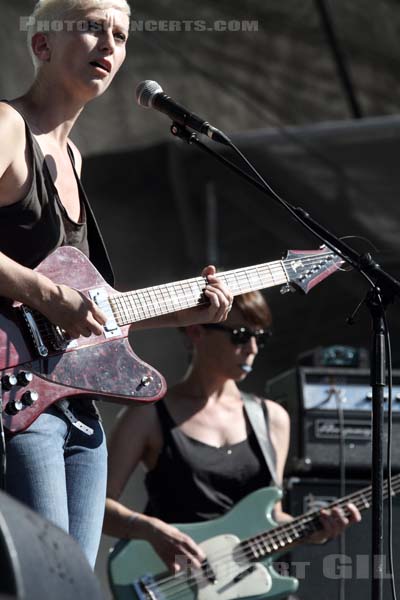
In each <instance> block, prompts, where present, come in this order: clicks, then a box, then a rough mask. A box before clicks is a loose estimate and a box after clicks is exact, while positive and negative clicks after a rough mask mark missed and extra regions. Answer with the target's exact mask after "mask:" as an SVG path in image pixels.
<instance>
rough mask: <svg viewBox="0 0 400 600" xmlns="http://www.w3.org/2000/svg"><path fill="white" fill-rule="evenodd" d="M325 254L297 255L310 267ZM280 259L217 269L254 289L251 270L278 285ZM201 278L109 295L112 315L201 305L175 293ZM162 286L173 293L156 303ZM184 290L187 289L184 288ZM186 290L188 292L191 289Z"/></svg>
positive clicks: (121, 316)
mask: <svg viewBox="0 0 400 600" xmlns="http://www.w3.org/2000/svg"><path fill="white" fill-rule="evenodd" d="M326 256H329V257H332V256H334V255H333V254H332V253H324V254H319V255H317V256H315V257H314V256H309V257H308V258H303V259H301V261H302V263H304V264H305V265H306V266H308V267H311V266H313V265H316V264H318V263H320V262H321V258H324V257H326ZM286 260H288V259H286ZM291 260H292V261H293V260H295V259H291ZM299 260H300V259H299ZM282 263H285V260H283V261H275V262H273V263H264V264H261V265H255V266H254V267H248V268H247V269H245V270H243V269H236V270H234V271H227V272H224V273H220V275H221V276H223V277H225V278H226V279H228V278H230V279H232V278H235V280H236V281H235V282H236V284H237V285H238V286H243V283H245V284H248V285H250V286H251V287H250V290H249V291H251V290H252V289H254V285H255V284H256V282H255V281H254V274H255V275H256V277H257V278H258V280H259V282H260V283H261V285H265V281H262V277H264V278H265V275H267V277H268V278H269V279H270V283H272V285H280V284H283V283H285V282H287V277H286V273H285V270H284V269H283V267H282ZM270 265H274V266H273V268H271V266H270ZM332 266H335V263H332ZM249 271H250V277H253V281H251V280H250V277H249V275H248V272H249ZM235 273H236V274H238V275H239V277H237V275H235ZM260 273H261V274H260ZM277 273H280V274H281V277H284V280H283V281H278V282H274V276H275V277H276V274H277ZM203 281H204V280H202V279H201V278H200V277H199V278H193V279H188V280H184V281H181V282H175V283H171V284H166V285H164V286H155V287H150V288H143V289H142V290H134V291H131V292H125V293H120V294H114V295H110V296H109V300H110V301H111V302H113V303H116V305H115V307H113V309H112V312H113V315H114V318H115V319H119V320H121V321H122V322H121V323H120V325H121V326H123V325H124V324H125V321H126V320H127V319H128V321H127V322H126V324H128V323H131V322H132V316H133V317H134V318H135V319H136V317H137V316H139V319H138V320H140V319H141V318H149V317H154V316H157V315H159V314H160V311H164V310H165V311H166V312H171V308H172V309H173V310H180V309H182V310H183V309H185V308H190V307H194V306H201V305H205V304H207V302H198V304H196V305H193V304H192V301H191V299H190V300H189V299H188V298H187V294H186V293H185V290H183V295H182V294H179V293H176V287H178V286H180V287H181V288H182V286H186V288H189V287H190V284H192V285H193V284H196V283H197V284H198V285H200V282H203ZM228 285H230V286H232V287H233V286H234V283H232V282H228ZM171 288H172V290H171ZM261 289H262V288H261ZM163 290H167V291H168V292H170V291H174V292H175V293H174V296H171V295H170V294H169V296H168V297H167V298H165V297H162V298H159V299H158V300H156V304H154V300H153V299H152V298H151V296H150V294H151V293H153V294H156V293H157V292H160V291H161V293H162V292H163ZM179 291H182V290H181V289H180V290H179ZM186 291H188V289H187V290H186ZM189 291H191V292H192V290H191V289H190V290H189ZM202 291H203V289H202V288H199V293H200V297H201V293H202ZM146 293H147V295H148V296H149V299H150V302H149V303H146V305H145V306H143V305H142V306H141V307H138V305H137V304H136V302H137V301H138V300H139V302H140V303H141V298H140V295H144V294H146ZM239 293H244V291H243V288H241V289H240V291H239ZM125 300H128V301H129V302H130V303H131V302H132V301H134V303H135V307H134V308H133V307H132V306H123V305H122V303H123V302H124V301H125ZM171 303H172V304H179V305H180V306H179V308H177V307H176V306H172V307H171ZM125 304H126V302H125ZM157 305H158V307H157ZM99 306H100V308H101V306H103V307H104V308H106V306H107V301H104V303H102V304H100V305H99ZM135 309H136V310H135ZM135 313H138V314H135ZM162 314H165V313H162ZM35 321H36V323H37V325H38V327H40V326H43V325H45V324H46V323H47V322H48V320H47V319H46V318H45V317H44V316H43V315H41V314H40V313H38V316H37V317H35ZM46 336H48V332H46Z"/></svg>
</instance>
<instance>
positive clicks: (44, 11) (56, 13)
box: [27, 0, 131, 71]
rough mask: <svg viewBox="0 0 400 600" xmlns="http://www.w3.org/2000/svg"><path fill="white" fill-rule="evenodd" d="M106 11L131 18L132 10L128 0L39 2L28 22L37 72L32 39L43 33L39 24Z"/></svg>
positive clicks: (30, 46) (45, 0) (31, 52)
mask: <svg viewBox="0 0 400 600" xmlns="http://www.w3.org/2000/svg"><path fill="white" fill-rule="evenodd" d="M96 8H98V9H101V10H105V9H107V8H116V9H118V10H120V11H121V12H123V13H125V14H126V15H127V16H128V17H130V16H131V9H130V6H129V4H128V2H127V0H39V1H38V2H37V3H36V6H35V8H34V10H33V13H32V14H31V16H30V18H29V20H28V35H27V43H28V50H29V52H30V55H31V57H32V61H33V64H34V67H35V71H37V69H38V67H39V64H40V63H39V61H38V60H37V58H36V56H35V55H34V53H33V50H32V38H33V36H34V35H35V33H37V32H38V31H43V27H40V25H39V23H49V22H51V21H57V20H62V19H64V18H66V17H71V16H74V15H79V13H81V12H84V11H86V10H91V9H96Z"/></svg>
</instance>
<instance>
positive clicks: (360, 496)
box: [240, 475, 400, 560]
mask: <svg viewBox="0 0 400 600" xmlns="http://www.w3.org/2000/svg"><path fill="white" fill-rule="evenodd" d="M399 491H400V475H396V476H395V477H393V479H392V496H395V495H396V494H398V493H399ZM383 497H384V498H385V499H386V498H387V497H388V482H387V481H385V482H384V485H383ZM349 502H351V503H353V504H354V505H355V506H356V507H357V508H358V510H359V511H360V512H362V511H363V510H367V509H369V508H371V503H372V487H371V486H369V487H367V488H364V489H362V490H359V491H358V492H354V493H353V494H349V495H348V496H345V497H344V498H341V499H340V500H337V501H336V502H332V503H331V504H329V506H327V507H326V508H327V509H331V508H334V507H338V508H340V509H341V510H342V511H343V513H344V514H345V515H346V516H349V510H348V508H347V506H346V505H347V504H348V503H349ZM320 529H322V524H321V521H320V518H319V510H313V511H310V512H308V513H306V514H304V515H301V516H300V517H296V518H295V519H293V520H292V521H289V522H288V523H285V524H283V525H279V526H278V527H275V528H273V529H270V530H269V531H268V532H266V533H262V534H259V535H256V536H254V537H252V538H249V539H247V540H244V541H242V542H241V543H240V547H241V550H242V551H243V552H244V553H245V555H246V556H248V557H249V556H251V557H252V558H253V559H254V560H256V559H259V558H262V557H264V556H267V555H268V554H274V553H275V552H277V551H278V550H283V549H285V548H286V547H287V546H290V545H291V544H293V543H294V542H296V541H300V540H304V539H305V538H307V537H309V536H310V535H312V534H313V533H314V532H316V531H318V530H320Z"/></svg>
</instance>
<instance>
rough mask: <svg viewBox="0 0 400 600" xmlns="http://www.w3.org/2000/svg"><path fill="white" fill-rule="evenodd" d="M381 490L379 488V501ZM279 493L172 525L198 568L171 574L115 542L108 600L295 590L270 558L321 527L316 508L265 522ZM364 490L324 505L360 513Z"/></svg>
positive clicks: (203, 598) (366, 497)
mask: <svg viewBox="0 0 400 600" xmlns="http://www.w3.org/2000/svg"><path fill="white" fill-rule="evenodd" d="M399 489H400V475H397V476H395V477H393V479H392V495H395V494H397V493H398V491H399ZM387 490H388V484H387V482H385V484H384V496H385V498H386V497H387ZM281 496H282V493H281V491H280V490H279V489H277V488H272V487H269V488H263V489H260V490H258V491H256V492H253V493H252V494H250V495H249V496H247V497H246V498H244V499H243V500H241V501H240V502H239V503H238V504H237V505H236V506H235V507H234V508H233V509H232V510H231V511H230V512H228V513H227V514H226V515H224V516H223V517H220V518H218V519H214V520H212V521H205V522H201V523H189V524H184V525H177V527H178V528H179V529H180V530H181V531H184V532H185V533H187V534H188V535H190V536H191V537H192V538H193V539H194V540H195V541H196V542H197V543H198V544H199V545H200V546H201V547H202V548H203V550H204V552H205V554H206V557H207V559H206V560H205V561H204V562H203V565H202V568H201V569H193V570H191V569H190V567H188V568H187V569H182V571H180V572H179V573H177V574H175V575H173V574H171V573H168V572H167V570H166V566H165V564H164V563H163V562H162V560H161V559H160V558H159V556H158V555H157V554H156V552H155V551H154V549H153V547H152V546H151V545H150V544H149V543H148V542H145V541H138V540H131V541H120V542H119V543H118V544H117V546H116V547H115V548H114V550H113V551H112V553H111V555H110V558H109V564H108V568H109V580H110V585H111V589H112V591H113V593H114V598H115V599H116V600H234V599H235V598H241V599H242V600H256V599H257V600H261V599H262V600H264V599H266V598H268V599H271V600H272V599H276V598H282V597H285V596H287V595H288V594H290V593H292V592H294V591H296V589H297V587H298V581H297V579H295V578H294V577H288V576H284V575H280V574H279V573H277V571H276V570H275V569H274V566H273V561H274V560H276V558H277V555H279V554H282V553H283V552H285V551H287V550H288V549H289V548H290V547H291V546H292V545H293V544H298V543H300V542H301V541H305V540H306V539H307V538H308V537H309V535H310V534H312V533H313V532H315V531H317V530H318V529H320V528H321V523H320V519H319V510H313V511H310V512H307V513H305V514H303V515H301V516H300V517H296V518H295V519H293V521H290V522H288V523H284V524H281V525H277V524H276V522H275V521H274V520H273V518H272V512H273V508H274V505H275V503H276V502H277V501H278V500H279V499H280V498H281ZM371 498H372V488H371V486H370V487H367V488H364V489H361V490H359V491H357V492H354V493H353V494H350V495H349V496H346V497H344V498H341V499H340V500H337V501H335V502H333V503H332V504H330V505H329V506H328V508H332V507H334V506H337V507H340V508H341V509H342V510H343V511H344V512H345V514H346V513H347V508H346V505H347V503H348V502H352V503H353V504H355V505H356V506H357V508H358V509H359V510H360V511H363V510H366V509H369V508H370V506H371Z"/></svg>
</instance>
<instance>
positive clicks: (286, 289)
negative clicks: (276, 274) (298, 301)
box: [279, 283, 296, 294]
mask: <svg viewBox="0 0 400 600" xmlns="http://www.w3.org/2000/svg"><path fill="white" fill-rule="evenodd" d="M279 291H280V293H281V294H288V293H289V292H295V291H296V290H295V289H294V287H293V286H292V285H290V283H285V285H283V286H282V287H281V289H280V290H279Z"/></svg>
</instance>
